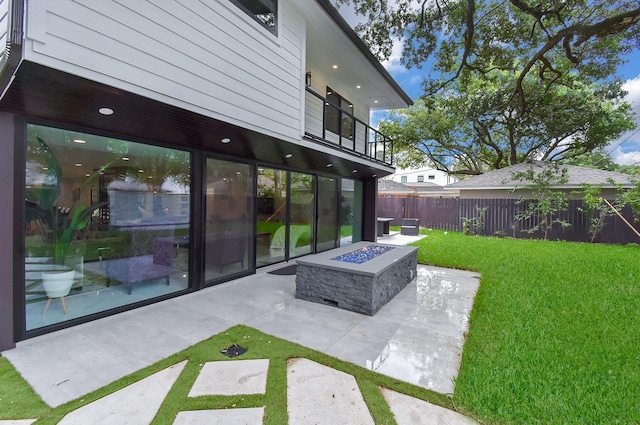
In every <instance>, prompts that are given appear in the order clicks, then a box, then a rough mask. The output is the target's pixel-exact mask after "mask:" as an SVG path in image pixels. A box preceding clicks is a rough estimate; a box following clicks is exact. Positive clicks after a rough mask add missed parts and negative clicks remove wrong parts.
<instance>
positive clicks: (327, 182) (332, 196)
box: [316, 176, 338, 252]
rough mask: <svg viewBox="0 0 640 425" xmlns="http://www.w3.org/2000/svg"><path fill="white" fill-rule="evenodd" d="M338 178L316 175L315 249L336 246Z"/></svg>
mask: <svg viewBox="0 0 640 425" xmlns="http://www.w3.org/2000/svg"><path fill="white" fill-rule="evenodd" d="M337 194H338V180H337V179H335V178H329V177H323V176H318V224H317V229H318V231H317V245H316V251H317V252H321V251H326V250H329V249H333V248H335V247H336V246H337V236H338V202H337V200H336V196H337Z"/></svg>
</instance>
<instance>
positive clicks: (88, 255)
mask: <svg viewBox="0 0 640 425" xmlns="http://www.w3.org/2000/svg"><path fill="white" fill-rule="evenodd" d="M27 137H28V139H27V159H26V164H25V165H26V174H25V176H26V177H25V195H26V202H25V217H26V222H25V253H26V255H25V314H26V329H27V330H31V329H36V328H40V327H43V326H47V325H51V324H55V323H59V322H63V321H66V320H70V319H75V318H78V317H83V316H87V315H90V314H94V313H98V312H101V311H105V310H109V309H112V308H115V307H119V306H123V305H127V304H131V303H135V302H139V301H142V300H146V299H150V298H154V297H158V296H161V295H165V294H169V293H172V292H176V291H180V290H184V289H186V288H187V287H188V281H189V278H188V264H189V246H190V243H189V227H190V222H189V217H190V215H189V207H190V187H189V177H190V159H191V158H190V155H189V154H188V153H187V152H183V151H178V150H173V149H166V148H160V147H155V146H150V145H143V144H139V143H133V142H129V141H125V140H118V139H111V138H106V137H100V136H94V135H91V134H86V133H79V132H72V131H66V130H61V129H56V128H50V127H44V126H39V125H31V124H30V125H28V126H27ZM65 276H67V278H66V279H65Z"/></svg>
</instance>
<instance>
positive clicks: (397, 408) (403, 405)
mask: <svg viewBox="0 0 640 425" xmlns="http://www.w3.org/2000/svg"><path fill="white" fill-rule="evenodd" d="M380 390H381V391H382V394H383V395H384V398H385V400H387V404H389V407H390V408H391V411H392V412H393V415H394V416H395V418H396V422H397V423H398V425H439V424H448V425H478V423H477V422H476V421H474V420H473V419H471V418H468V417H466V416H464V415H461V414H460V413H457V412H454V411H452V410H449V409H445V408H444V407H440V406H436V405H435V404H431V403H428V402H426V401H423V400H420V399H417V398H413V397H410V396H408V395H405V394H400V393H398V392H395V391H392V390H389V389H387V388H381V389H380Z"/></svg>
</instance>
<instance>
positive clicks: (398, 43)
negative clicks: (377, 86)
mask: <svg viewBox="0 0 640 425" xmlns="http://www.w3.org/2000/svg"><path fill="white" fill-rule="evenodd" d="M403 44H404V39H402V40H394V41H393V48H392V49H391V56H389V59H387V60H385V61H382V66H384V67H385V68H386V70H387V71H389V72H390V73H393V74H400V73H402V72H407V71H408V69H407V68H406V67H405V66H404V65H402V64H401V63H400V59H401V58H402V49H403Z"/></svg>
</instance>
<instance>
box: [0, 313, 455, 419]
mask: <svg viewBox="0 0 640 425" xmlns="http://www.w3.org/2000/svg"><path fill="white" fill-rule="evenodd" d="M232 344H238V345H241V346H243V347H245V348H247V349H248V351H247V352H246V353H245V354H243V355H241V356H239V357H236V358H235V359H229V358H228V357H226V356H224V355H223V354H221V352H220V351H221V350H222V349H223V348H225V347H228V346H230V345H232ZM291 358H306V359H309V360H312V361H315V362H317V363H320V364H323V365H325V366H328V367H331V368H333V369H336V370H340V371H342V372H345V373H348V374H350V375H352V376H354V377H355V379H356V381H357V382H358V385H359V387H360V391H361V392H362V395H363V397H364V400H365V402H366V404H367V406H368V408H369V411H370V412H371V415H372V417H373V420H374V423H375V424H376V425H378V424H389V425H393V424H395V423H396V422H395V419H394V417H393V414H392V413H391V410H390V408H389V407H388V405H387V403H386V401H385V400H384V397H383V395H382V393H381V392H380V390H379V387H386V388H390V389H392V390H394V391H398V392H400V393H404V394H407V395H410V396H412V397H416V398H419V399H422V400H427V401H429V402H432V403H434V404H438V405H440V406H443V407H446V408H450V409H451V408H453V404H452V402H451V400H450V398H449V397H447V396H445V395H443V394H439V393H435V392H433V391H429V390H426V389H424V388H420V387H417V386H414V385H411V384H408V383H406V382H402V381H399V380H397V379H393V378H390V377H387V376H385V375H381V374H378V373H375V372H372V371H370V370H367V369H365V368H363V367H360V366H357V365H355V364H352V363H348V362H345V361H342V360H339V359H336V358H334V357H331V356H329V355H326V354H323V353H320V352H318V351H315V350H312V349H309V348H306V347H303V346H301V345H298V344H295V343H292V342H289V341H285V340H282V339H279V338H276V337H273V336H270V335H266V334H264V333H262V332H260V331H258V330H256V329H253V328H249V327H247V326H243V325H238V326H234V327H232V328H229V329H228V330H226V331H224V332H221V333H219V334H217V335H214V336H212V337H211V338H209V339H207V340H205V341H202V342H200V343H198V344H195V345H193V346H191V347H189V348H187V349H185V350H183V351H181V352H179V353H177V354H174V355H172V356H170V357H167V358H166V359H164V360H161V361H159V362H157V363H155V364H153V365H151V366H149V367H146V368H144V369H142V370H140V371H137V372H135V373H132V374H131V375H128V376H125V377H123V378H121V379H119V380H117V381H116V382H113V383H111V384H109V385H107V386H105V387H103V388H101V389H99V390H97V391H94V392H92V393H90V394H87V395H85V396H83V397H80V398H79V399H76V400H73V401H70V402H68V403H66V404H64V405H61V406H58V407H56V408H54V409H48V410H46V409H45V410H44V411H43V410H39V411H38V410H32V411H31V412H32V414H31V415H19V416H13V417H12V419H25V418H29V417H30V418H34V417H38V420H37V421H36V422H35V424H37V425H44V424H56V423H57V422H59V421H60V420H61V419H62V418H63V417H64V416H65V415H66V414H67V413H69V412H71V411H73V410H76V409H78V408H80V407H82V406H84V405H86V404H89V403H91V402H93V401H96V400H98V399H100V398H102V397H105V396H106V395H108V394H111V393H113V392H115V391H117V390H120V389H122V388H124V387H126V386H128V385H130V384H132V383H134V382H137V381H139V380H141V379H143V378H145V377H147V376H150V375H152V374H154V373H156V372H159V371H161V370H163V369H166V368H167V367H169V366H171V365H174V364H176V363H179V362H181V361H183V360H188V363H187V365H186V366H185V368H184V370H183V371H182V373H181V375H180V377H179V378H178V379H177V381H176V382H175V384H174V385H173V387H172V388H171V390H170V392H169V394H168V395H167V397H166V399H165V401H164V403H163V404H162V405H161V407H160V410H159V411H158V414H157V415H156V417H155V419H154V421H153V422H152V425H170V424H172V423H173V421H174V420H175V417H176V415H177V414H178V412H181V411H187V410H203V409H207V410H208V409H233V408H246V407H263V406H264V407H265V418H264V424H265V425H282V424H286V423H287V360H288V359H291ZM249 359H269V373H268V376H267V389H266V393H265V394H251V395H242V394H240V395H233V396H200V397H187V395H188V393H189V391H190V389H191V387H192V385H193V383H194V382H195V380H196V378H197V376H198V374H199V372H200V370H201V368H202V367H203V366H204V364H205V363H207V362H211V361H229V360H232V361H233V360H249ZM20 385H21V386H27V387H28V385H27V384H26V383H20ZM0 387H3V384H0ZM29 389H30V388H29ZM35 398H36V399H38V398H37V396H35ZM38 400H39V399H38ZM39 403H41V404H42V405H44V403H42V402H41V401H39ZM45 407H46V406H45ZM0 419H8V418H6V417H5V415H4V414H3V413H0ZM345 420H347V421H348V418H345ZM345 423H347V422H345Z"/></svg>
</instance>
